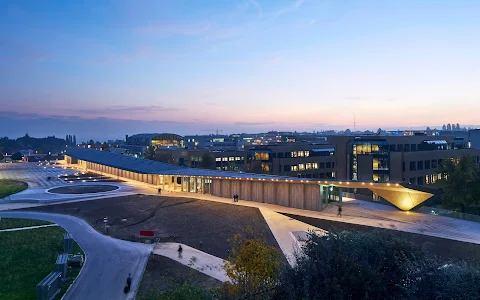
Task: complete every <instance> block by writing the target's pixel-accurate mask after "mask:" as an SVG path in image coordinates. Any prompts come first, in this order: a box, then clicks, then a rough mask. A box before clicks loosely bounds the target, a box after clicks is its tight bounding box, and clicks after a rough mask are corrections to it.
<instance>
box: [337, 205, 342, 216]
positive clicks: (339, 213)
mask: <svg viewBox="0 0 480 300" xmlns="http://www.w3.org/2000/svg"><path fill="white" fill-rule="evenodd" d="M341 216H342V206H341V205H339V206H338V213H337V217H341Z"/></svg>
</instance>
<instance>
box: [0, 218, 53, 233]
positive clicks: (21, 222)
mask: <svg viewBox="0 0 480 300" xmlns="http://www.w3.org/2000/svg"><path fill="white" fill-rule="evenodd" d="M48 224H53V223H52V222H48V221H40V220H30V219H9V218H1V219H0V230H2V229H10V228H21V227H30V226H38V225H48Z"/></svg>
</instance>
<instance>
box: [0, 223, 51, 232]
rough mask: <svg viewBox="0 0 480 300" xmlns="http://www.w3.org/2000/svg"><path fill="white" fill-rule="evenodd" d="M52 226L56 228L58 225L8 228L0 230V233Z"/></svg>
mask: <svg viewBox="0 0 480 300" xmlns="http://www.w3.org/2000/svg"><path fill="white" fill-rule="evenodd" d="M52 226H58V225H57V224H47V225H38V226H29V227H18V228H8V229H2V230H0V232H6V231H20V230H28V229H36V228H43V227H52Z"/></svg>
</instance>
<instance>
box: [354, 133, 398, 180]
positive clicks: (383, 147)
mask: <svg viewBox="0 0 480 300" xmlns="http://www.w3.org/2000/svg"><path fill="white" fill-rule="evenodd" d="M351 146H352V148H351V149H352V152H351V153H352V154H351V163H350V167H351V168H350V170H351V171H350V173H351V174H350V179H351V180H358V177H359V176H358V173H359V172H360V170H359V169H358V159H359V155H371V156H372V159H373V164H372V170H373V178H371V180H373V181H389V179H390V147H389V145H388V143H387V141H386V140H381V139H379V140H373V139H372V140H366V139H365V140H363V139H355V140H354V141H353V142H352V145H351Z"/></svg>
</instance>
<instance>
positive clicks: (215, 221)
mask: <svg viewBox="0 0 480 300" xmlns="http://www.w3.org/2000/svg"><path fill="white" fill-rule="evenodd" d="M29 210H36V211H45V212H53V213H64V214H70V215H75V216H78V217H81V218H84V219H86V220H87V221H88V222H89V223H90V224H92V226H94V227H95V228H96V229H97V230H99V231H102V232H103V231H104V230H105V225H104V223H103V218H104V217H105V216H107V217H108V226H109V228H108V234H110V235H111V236H114V237H116V238H120V239H125V240H132V241H144V240H145V238H141V237H139V233H140V230H152V231H154V233H155V237H157V238H159V240H160V241H161V242H173V241H174V237H175V241H176V242H179V243H183V244H186V245H189V246H191V247H193V248H197V249H200V250H202V251H204V252H207V253H209V254H212V255H215V256H217V257H221V258H223V259H226V258H227V257H228V254H229V250H230V249H231V246H230V243H229V241H228V239H230V238H232V237H233V236H234V235H235V234H236V233H242V232H244V231H245V229H246V228H247V227H248V226H251V227H253V228H254V230H255V232H257V233H259V234H262V235H263V236H264V237H265V239H266V240H267V242H268V243H269V244H270V245H272V246H275V247H277V248H278V249H279V250H280V248H279V246H278V244H277V242H276V240H275V238H274V236H273V234H272V233H271V231H270V228H269V227H268V225H267V223H266V222H265V220H264V218H263V216H262V214H261V213H260V211H259V210H258V209H257V208H252V207H243V206H237V205H230V204H225V203H218V202H212V201H204V200H198V199H192V198H177V197H168V196H147V195H131V196H123V197H117V198H108V199H99V200H95V201H85V202H74V203H65V204H58V205H51V206H43V207H36V208H29Z"/></svg>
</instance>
